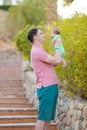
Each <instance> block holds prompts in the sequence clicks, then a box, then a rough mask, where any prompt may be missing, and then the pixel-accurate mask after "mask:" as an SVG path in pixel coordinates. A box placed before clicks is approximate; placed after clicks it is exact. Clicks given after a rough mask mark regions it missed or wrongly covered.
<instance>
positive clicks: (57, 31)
mask: <svg viewBox="0 0 87 130" xmlns="http://www.w3.org/2000/svg"><path fill="white" fill-rule="evenodd" d="M56 34H60V30H59V28H54V29H53V30H52V31H51V37H54V35H56Z"/></svg>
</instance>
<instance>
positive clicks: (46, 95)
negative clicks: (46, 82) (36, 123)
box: [37, 84, 58, 121]
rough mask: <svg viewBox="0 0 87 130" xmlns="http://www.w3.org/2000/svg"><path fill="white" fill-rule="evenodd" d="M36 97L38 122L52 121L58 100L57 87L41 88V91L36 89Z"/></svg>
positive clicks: (55, 85)
mask: <svg viewBox="0 0 87 130" xmlns="http://www.w3.org/2000/svg"><path fill="white" fill-rule="evenodd" d="M37 95H38V99H39V108H38V120H43V121H51V120H54V118H55V113H56V105H57V99H58V85H57V84H54V85H51V86H47V87H44V86H42V87H41V89H37Z"/></svg>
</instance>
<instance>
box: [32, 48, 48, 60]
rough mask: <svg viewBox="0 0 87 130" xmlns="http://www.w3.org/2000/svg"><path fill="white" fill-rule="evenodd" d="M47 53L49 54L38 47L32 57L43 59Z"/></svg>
mask: <svg viewBox="0 0 87 130" xmlns="http://www.w3.org/2000/svg"><path fill="white" fill-rule="evenodd" d="M48 55H49V54H48V53H47V52H46V51H45V50H44V49H43V48H39V49H37V50H36V51H35V54H34V57H35V59H37V60H40V61H45V60H46V58H47V57H48Z"/></svg>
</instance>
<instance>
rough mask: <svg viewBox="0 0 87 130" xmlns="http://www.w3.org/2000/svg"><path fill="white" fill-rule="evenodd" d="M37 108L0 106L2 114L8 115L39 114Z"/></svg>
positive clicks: (0, 114) (0, 113)
mask: <svg viewBox="0 0 87 130" xmlns="http://www.w3.org/2000/svg"><path fill="white" fill-rule="evenodd" d="M37 114H38V112H37V109H36V108H29V107H27V108H24V107H23V108H0V116H7V115H12V116H14V115H37Z"/></svg>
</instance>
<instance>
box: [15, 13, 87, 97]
mask: <svg viewBox="0 0 87 130" xmlns="http://www.w3.org/2000/svg"><path fill="white" fill-rule="evenodd" d="M86 24H87V16H80V17H78V16H75V17H73V18H72V19H66V20H63V21H62V20H61V21H60V22H59V21H58V22H57V25H56V24H55V26H59V28H60V30H61V37H62V40H63V44H64V47H65V50H66V55H65V59H66V61H67V63H68V65H67V68H66V69H62V67H61V65H59V66H58V67H56V68H55V70H56V73H57V75H58V76H59V77H60V79H61V80H62V83H63V87H64V88H66V90H67V91H68V93H70V92H71V93H72V92H73V93H74V94H77V95H80V96H82V97H85V98H86V97H87V86H86V84H87V83H86V82H87V72H86V71H87V65H86V63H87V58H86V56H87V26H86ZM30 27H31V26H30V25H29V26H27V27H26V28H24V29H23V30H22V31H21V32H19V33H18V34H17V36H16V45H17V47H18V49H19V50H20V51H21V52H22V53H23V55H25V56H27V57H28V56H29V52H30V45H29V43H28V40H27V37H26V36H27V32H28V30H29V28H30ZM32 27H33V26H32ZM39 27H40V28H41V29H43V31H45V43H44V47H45V48H46V50H47V51H48V52H49V53H50V54H53V51H52V47H51V40H52V39H51V38H50V31H49V30H47V27H48V26H47V25H44V24H40V25H39Z"/></svg>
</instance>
